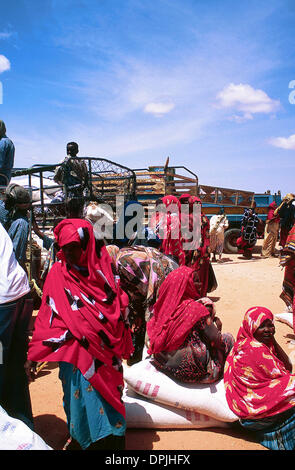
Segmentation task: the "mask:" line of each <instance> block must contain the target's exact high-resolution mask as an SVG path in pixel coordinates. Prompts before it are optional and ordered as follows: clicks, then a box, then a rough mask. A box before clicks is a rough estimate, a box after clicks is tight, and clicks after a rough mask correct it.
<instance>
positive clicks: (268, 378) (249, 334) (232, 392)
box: [224, 307, 295, 419]
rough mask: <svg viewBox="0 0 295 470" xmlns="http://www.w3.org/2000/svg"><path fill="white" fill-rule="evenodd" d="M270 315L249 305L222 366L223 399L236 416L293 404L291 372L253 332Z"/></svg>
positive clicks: (261, 413)
mask: <svg viewBox="0 0 295 470" xmlns="http://www.w3.org/2000/svg"><path fill="white" fill-rule="evenodd" d="M267 319H269V320H271V321H273V314H272V312H271V311H270V310H268V309H267V308H264V307H252V308H250V309H249V310H248V311H247V312H246V314H245V317H244V320H243V323H242V326H241V328H240V329H239V331H238V336H237V340H236V342H235V345H234V347H233V349H232V351H231V352H230V354H229V356H228V358H227V360H226V363H225V369H224V384H225V390H226V398H227V402H228V404H229V407H230V408H231V410H232V411H233V412H234V413H235V414H236V415H237V416H239V417H240V418H244V419H261V418H265V417H270V416H273V415H276V414H278V413H282V412H284V411H286V410H288V409H290V408H292V407H294V405H295V389H294V386H295V375H293V374H291V373H290V372H288V371H287V369H286V368H285V366H284V364H283V363H282V361H280V360H279V359H278V357H277V355H276V352H275V348H274V346H273V345H272V344H271V345H270V346H267V345H265V344H264V343H261V342H260V341H258V340H257V339H255V337H254V333H255V331H256V330H257V328H259V326H260V325H261V324H262V323H263V322H264V321H265V320H267Z"/></svg>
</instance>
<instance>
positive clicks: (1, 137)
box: [0, 120, 15, 186]
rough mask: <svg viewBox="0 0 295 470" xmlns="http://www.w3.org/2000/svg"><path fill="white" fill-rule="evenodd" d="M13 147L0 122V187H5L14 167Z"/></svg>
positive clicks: (4, 127) (2, 123)
mask: <svg viewBox="0 0 295 470" xmlns="http://www.w3.org/2000/svg"><path fill="white" fill-rule="evenodd" d="M14 152H15V149H14V145H13V142H12V141H11V140H10V139H9V138H8V137H7V135H6V126H5V124H4V122H3V121H1V120H0V186H7V185H8V184H9V182H10V179H11V170H12V168H13V165H14Z"/></svg>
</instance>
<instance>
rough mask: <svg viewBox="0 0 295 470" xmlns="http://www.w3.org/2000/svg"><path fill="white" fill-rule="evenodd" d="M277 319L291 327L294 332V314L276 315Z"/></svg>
mask: <svg viewBox="0 0 295 470" xmlns="http://www.w3.org/2000/svg"><path fill="white" fill-rule="evenodd" d="M275 319H276V320H278V321H280V322H282V323H285V324H286V325H288V326H290V328H292V330H293V313H292V312H283V313H277V314H276V315H275Z"/></svg>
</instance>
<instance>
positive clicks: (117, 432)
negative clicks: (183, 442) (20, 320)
mask: <svg viewBox="0 0 295 470" xmlns="http://www.w3.org/2000/svg"><path fill="white" fill-rule="evenodd" d="M54 235H55V238H56V241H57V243H58V246H59V247H60V248H61V250H60V252H59V253H58V258H59V259H60V262H57V263H54V265H53V266H52V268H51V269H50V271H49V273H48V275H47V277H46V281H45V284H44V289H43V298H42V305H41V308H40V310H39V313H38V316H37V318H36V322H35V330H34V333H33V337H32V341H31V342H30V344H29V352H28V361H27V363H26V371H27V374H28V376H29V377H30V378H32V379H33V378H34V368H35V362H36V361H43V362H44V361H47V362H59V365H60V375H59V377H60V379H61V381H62V385H63V392H64V408H65V413H66V416H67V422H68V427H69V432H70V435H71V437H72V439H73V441H76V442H78V443H79V445H80V448H82V449H87V450H88V449H118V448H120V449H122V448H124V436H125V429H126V421H125V407H124V403H123V402H122V392H123V387H124V381H123V369H122V365H121V362H122V358H124V359H127V358H128V357H129V356H130V354H131V353H132V351H133V346H132V340H131V334H130V329H129V327H128V322H127V319H126V315H127V306H128V297H127V295H126V294H125V293H123V292H122V291H121V289H120V286H119V285H118V283H117V282H116V280H115V278H114V275H113V272H112V268H111V259H110V256H109V255H108V253H107V251H106V249H105V248H104V247H102V249H101V251H100V257H99V258H98V256H97V253H96V247H95V239H94V234H93V229H92V226H91V224H90V223H89V222H87V221H84V220H80V219H65V220H63V221H62V222H60V223H59V224H58V225H57V227H56V228H55V229H54ZM32 361H34V362H32Z"/></svg>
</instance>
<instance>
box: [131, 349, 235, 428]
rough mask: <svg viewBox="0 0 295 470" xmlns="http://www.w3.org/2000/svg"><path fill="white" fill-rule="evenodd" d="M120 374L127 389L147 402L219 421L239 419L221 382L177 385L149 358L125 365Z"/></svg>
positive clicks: (177, 383)
mask: <svg viewBox="0 0 295 470" xmlns="http://www.w3.org/2000/svg"><path fill="white" fill-rule="evenodd" d="M123 374H124V380H125V383H126V384H127V385H128V388H131V389H132V390H133V391H135V392H136V393H137V394H139V395H142V396H144V397H146V398H147V399H148V400H150V401H154V402H157V403H162V404H163V405H168V406H171V407H173V408H180V409H184V410H190V411H196V412H198V413H200V414H202V415H206V416H209V417H211V418H213V419H216V420H219V421H224V422H234V421H237V420H238V419H239V418H238V416H236V415H235V414H234V413H233V412H232V411H231V409H230V408H229V406H228V403H227V400H226V397H225V388H224V382H223V379H222V380H219V381H218V382H216V383H213V384H185V383H180V382H178V381H176V380H173V379H171V378H170V377H168V376H167V375H165V374H164V373H162V372H160V371H158V370H157V369H156V368H155V367H154V366H153V363H152V358H149V359H145V360H143V361H140V362H138V363H136V364H134V365H133V366H131V367H128V366H126V365H124V372H123Z"/></svg>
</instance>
